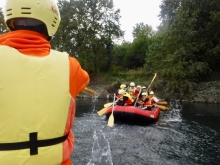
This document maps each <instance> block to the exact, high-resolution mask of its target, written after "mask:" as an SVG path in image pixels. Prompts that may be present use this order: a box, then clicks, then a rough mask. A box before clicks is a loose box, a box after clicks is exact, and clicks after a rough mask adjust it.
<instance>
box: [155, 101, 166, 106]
mask: <svg viewBox="0 0 220 165" xmlns="http://www.w3.org/2000/svg"><path fill="white" fill-rule="evenodd" d="M157 104H161V105H167V102H166V101H159V102H157Z"/></svg>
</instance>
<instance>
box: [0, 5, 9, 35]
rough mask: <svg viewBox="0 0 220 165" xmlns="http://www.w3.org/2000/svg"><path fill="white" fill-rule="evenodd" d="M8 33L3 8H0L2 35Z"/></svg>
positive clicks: (0, 29) (0, 32)
mask: <svg viewBox="0 0 220 165" xmlns="http://www.w3.org/2000/svg"><path fill="white" fill-rule="evenodd" d="M7 31H8V29H7V27H6V25H5V20H4V16H3V12H2V8H0V35H1V34H4V33H6V32H7Z"/></svg>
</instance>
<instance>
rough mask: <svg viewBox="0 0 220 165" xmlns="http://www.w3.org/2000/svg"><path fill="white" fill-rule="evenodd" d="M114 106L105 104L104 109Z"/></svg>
mask: <svg viewBox="0 0 220 165" xmlns="http://www.w3.org/2000/svg"><path fill="white" fill-rule="evenodd" d="M112 104H113V103H106V104H104V107H105V108H108V107H111V106H112Z"/></svg>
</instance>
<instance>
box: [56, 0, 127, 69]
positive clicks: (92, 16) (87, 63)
mask: <svg viewBox="0 0 220 165" xmlns="http://www.w3.org/2000/svg"><path fill="white" fill-rule="evenodd" d="M59 8H60V11H61V16H62V20H64V21H62V22H61V26H60V28H59V29H58V35H57V36H56V37H55V38H54V41H53V42H52V43H53V46H54V47H55V48H65V50H66V51H67V52H68V53H72V54H74V55H75V56H77V58H78V59H79V61H80V62H81V63H82V65H83V66H84V67H85V68H86V69H87V70H88V71H91V72H98V71H99V70H108V69H110V68H109V67H108V66H111V65H112V64H111V63H112V51H113V39H114V38H119V37H121V36H123V32H122V31H121V30H120V26H119V19H120V15H119V14H120V10H116V11H115V10H114V8H113V1H112V0H81V1H78V0H70V1H66V0H64V1H61V0H59ZM64 42H65V44H64Z"/></svg>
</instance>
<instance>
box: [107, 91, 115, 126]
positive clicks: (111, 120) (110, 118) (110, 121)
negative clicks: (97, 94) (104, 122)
mask: <svg viewBox="0 0 220 165" xmlns="http://www.w3.org/2000/svg"><path fill="white" fill-rule="evenodd" d="M113 102H115V94H114V99H113ZM113 111H114V104H113V107H112V113H111V115H110V116H109V119H108V126H109V127H113V125H114V115H113Z"/></svg>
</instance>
